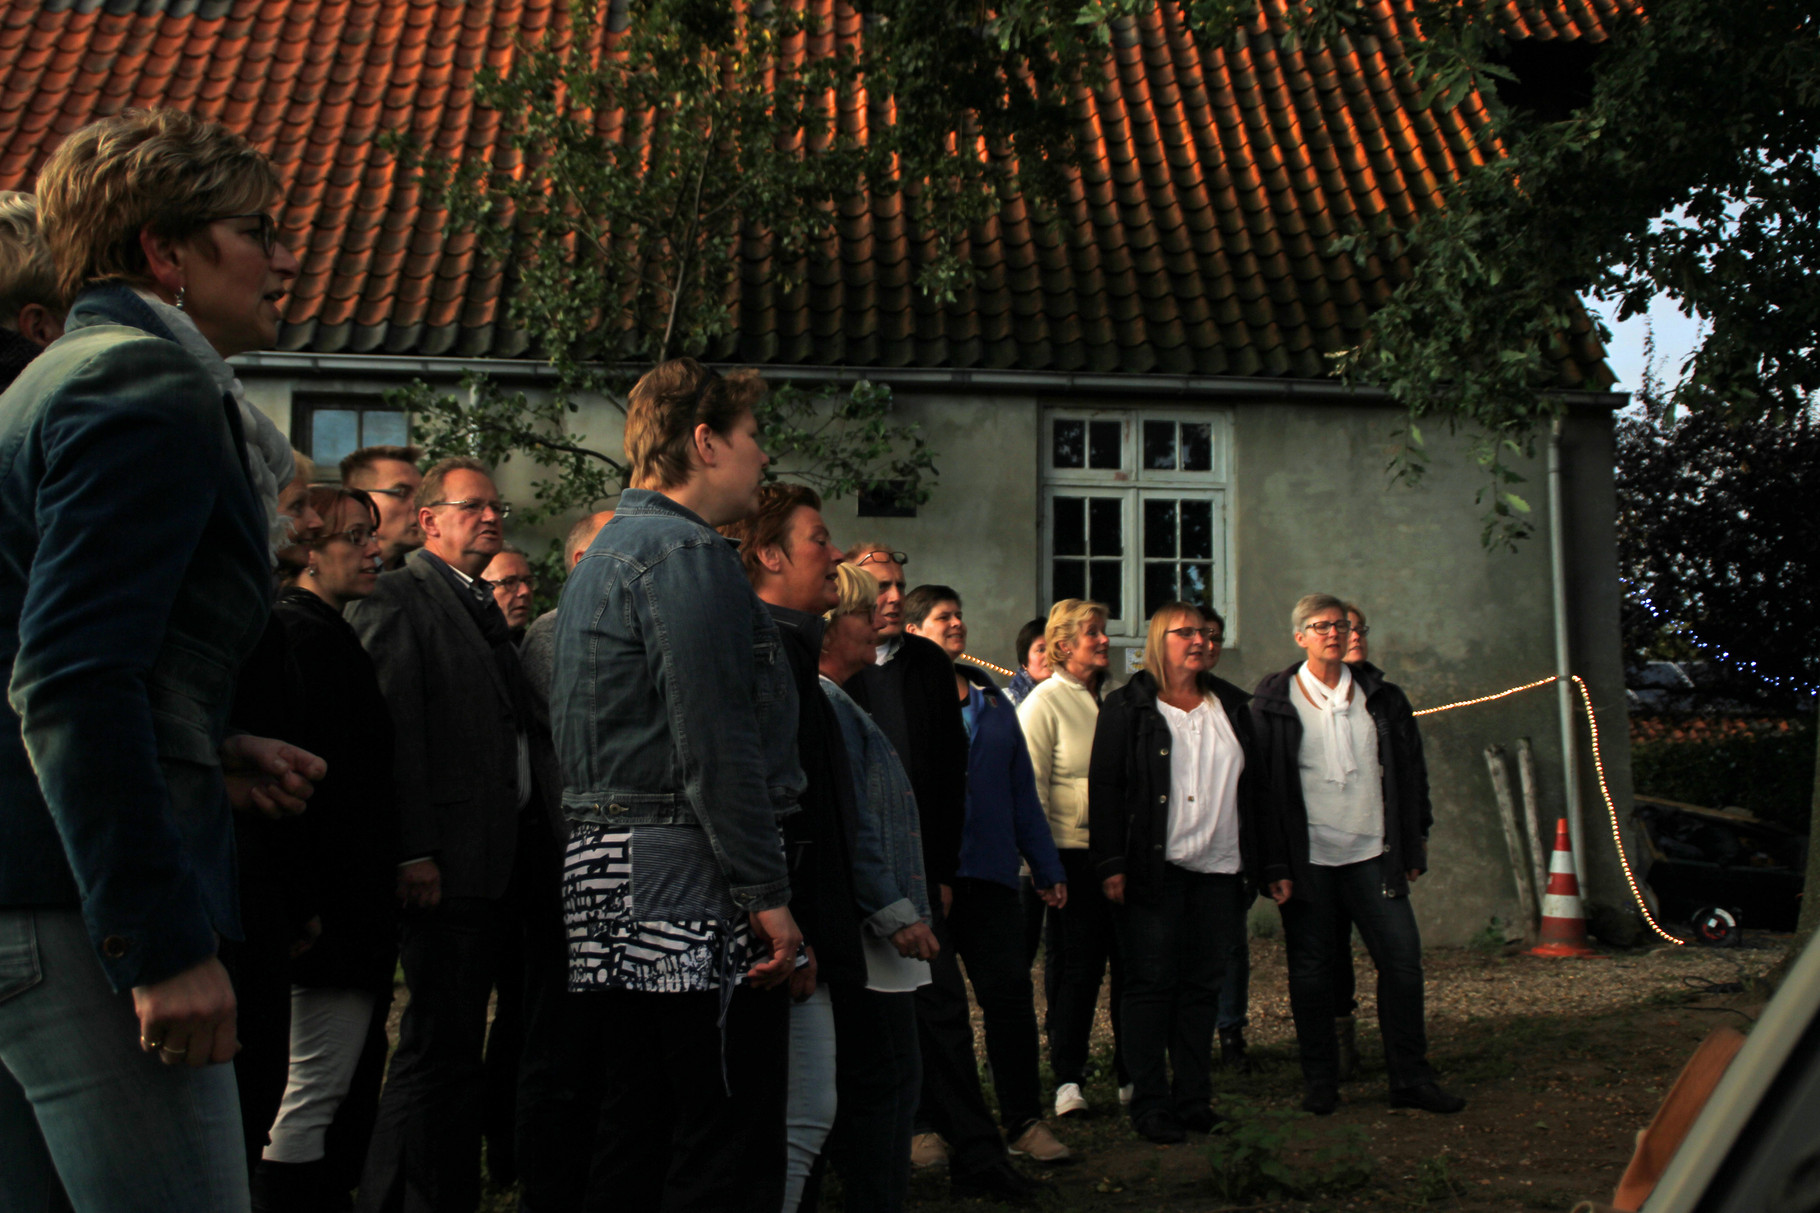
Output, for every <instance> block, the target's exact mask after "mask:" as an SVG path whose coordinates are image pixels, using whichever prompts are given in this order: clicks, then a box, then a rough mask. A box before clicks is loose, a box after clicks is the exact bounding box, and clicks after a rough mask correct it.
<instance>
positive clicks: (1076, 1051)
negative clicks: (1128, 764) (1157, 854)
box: [1043, 848, 1127, 1086]
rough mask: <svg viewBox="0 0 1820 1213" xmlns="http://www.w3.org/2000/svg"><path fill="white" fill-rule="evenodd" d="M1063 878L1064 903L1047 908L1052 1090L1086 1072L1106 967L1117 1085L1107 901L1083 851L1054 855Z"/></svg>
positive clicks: (1118, 980) (1121, 979) (1119, 993)
mask: <svg viewBox="0 0 1820 1213" xmlns="http://www.w3.org/2000/svg"><path fill="white" fill-rule="evenodd" d="M1059 854H1060V855H1061V857H1062V870H1063V871H1064V872H1065V873H1066V874H1067V877H1068V904H1067V905H1065V906H1063V907H1062V908H1061V909H1060V910H1051V911H1050V912H1049V914H1050V927H1049V952H1048V956H1047V959H1046V960H1045V962H1044V970H1045V971H1044V976H1043V986H1044V990H1045V992H1046V994H1047V995H1048V998H1049V1016H1048V1031H1049V1068H1050V1069H1052V1070H1054V1071H1055V1082H1056V1085H1057V1086H1061V1085H1062V1084H1064V1083H1070V1082H1072V1083H1079V1082H1082V1081H1083V1080H1084V1079H1085V1078H1086V1074H1087V1045H1088V1040H1089V1038H1090V1037H1091V1036H1092V1035H1093V1017H1094V1014H1095V1013H1096V1012H1097V1011H1098V1009H1099V1004H1100V982H1101V980H1102V979H1103V978H1104V977H1105V975H1106V969H1107V967H1108V965H1110V967H1111V969H1112V1055H1113V1056H1112V1061H1113V1069H1114V1070H1115V1071H1116V1072H1117V1077H1118V1081H1119V1084H1120V1085H1121V1086H1123V1085H1124V1083H1125V1082H1126V1075H1127V1070H1126V1066H1125V1056H1124V1044H1123V1040H1124V1036H1123V1033H1122V1031H1121V1030H1120V1029H1121V1025H1122V1024H1123V1022H1124V1008H1123V1005H1122V1004H1123V1002H1124V996H1125V958H1124V955H1123V954H1122V953H1121V952H1120V951H1119V946H1118V936H1117V932H1116V930H1115V929H1114V927H1113V923H1112V903H1111V902H1109V901H1107V900H1106V895H1105V894H1104V893H1102V892H1100V878H1099V875H1098V873H1097V872H1095V871H1094V867H1093V861H1092V860H1091V859H1089V858H1088V856H1087V851H1086V850H1085V848H1066V849H1063V850H1061V851H1060V852H1059Z"/></svg>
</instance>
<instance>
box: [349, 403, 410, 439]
mask: <svg viewBox="0 0 1820 1213" xmlns="http://www.w3.org/2000/svg"><path fill="white" fill-rule="evenodd" d="M408 429H409V427H408V426H406V425H405V423H404V414H403V413H401V412H399V411H398V410H396V409H369V410H367V411H366V412H364V413H362V414H361V415H360V445H361V446H405V445H407V438H408V434H407V433H406V431H407V430H408Z"/></svg>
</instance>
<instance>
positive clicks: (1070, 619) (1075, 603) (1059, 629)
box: [1043, 598, 1106, 669]
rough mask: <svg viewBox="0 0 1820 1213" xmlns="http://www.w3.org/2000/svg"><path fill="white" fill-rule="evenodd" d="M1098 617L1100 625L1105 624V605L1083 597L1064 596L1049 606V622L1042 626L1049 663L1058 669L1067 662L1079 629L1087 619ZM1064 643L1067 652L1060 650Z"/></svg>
mask: <svg viewBox="0 0 1820 1213" xmlns="http://www.w3.org/2000/svg"><path fill="white" fill-rule="evenodd" d="M1096 617H1097V618H1098V619H1099V621H1100V626H1101V627H1104V626H1106V606H1105V604H1104V603H1100V602H1090V601H1088V600H1087V599H1085V598H1064V599H1062V600H1061V601H1060V602H1058V603H1056V604H1055V605H1054V606H1052V607H1050V608H1049V622H1048V623H1047V624H1045V625H1044V626H1043V640H1044V641H1045V642H1046V643H1047V644H1048V646H1049V664H1050V666H1051V667H1052V668H1054V669H1060V668H1061V667H1062V666H1064V665H1066V664H1067V663H1068V657H1069V656H1070V655H1071V654H1072V653H1073V650H1074V641H1075V638H1076V637H1077V636H1079V635H1080V633H1081V629H1082V628H1084V627H1086V626H1087V623H1088V621H1089V620H1092V619H1094V618H1096ZM1064 645H1066V646H1067V648H1068V652H1067V653H1063V652H1061V651H1060V649H1061V647H1062V646H1064Z"/></svg>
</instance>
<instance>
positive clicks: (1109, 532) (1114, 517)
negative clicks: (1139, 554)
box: [1087, 497, 1125, 556]
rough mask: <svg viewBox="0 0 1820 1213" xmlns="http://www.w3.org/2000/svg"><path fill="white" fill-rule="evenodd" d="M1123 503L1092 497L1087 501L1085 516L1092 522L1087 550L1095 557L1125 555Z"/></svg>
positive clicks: (1113, 498)
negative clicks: (1089, 545) (1089, 544)
mask: <svg viewBox="0 0 1820 1213" xmlns="http://www.w3.org/2000/svg"><path fill="white" fill-rule="evenodd" d="M1122 506H1123V503H1122V502H1120V501H1119V499H1118V498H1116V497H1094V498H1091V499H1090V500H1089V501H1088V504H1087V514H1088V517H1089V518H1090V519H1091V520H1092V526H1091V527H1090V529H1089V542H1090V543H1091V544H1092V546H1091V547H1090V548H1089V549H1088V550H1089V551H1090V552H1091V553H1092V554H1093V555H1095V556H1123V555H1124V554H1125V534H1124V531H1125V520H1124V517H1123V515H1124V512H1125V511H1124V509H1123V508H1122Z"/></svg>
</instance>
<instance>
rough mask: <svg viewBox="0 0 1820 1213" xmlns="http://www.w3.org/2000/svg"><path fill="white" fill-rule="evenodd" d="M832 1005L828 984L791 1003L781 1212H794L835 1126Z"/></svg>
mask: <svg viewBox="0 0 1820 1213" xmlns="http://www.w3.org/2000/svg"><path fill="white" fill-rule="evenodd" d="M834 1064H835V1053H834V1004H833V1003H832V1002H831V1001H830V1000H829V996H828V987H827V985H826V984H821V985H817V986H816V987H815V993H813V994H811V995H809V997H807V998H805V999H804V1000H803V1001H801V1002H798V1003H792V1004H791V1005H790V1090H789V1095H788V1097H787V1102H786V1104H785V1106H784V1146H785V1149H786V1151H787V1154H786V1159H785V1162H784V1202H783V1213H795V1210H796V1206H797V1205H798V1204H799V1203H800V1202H801V1201H802V1198H803V1187H804V1185H806V1184H807V1183H808V1182H809V1172H810V1170H812V1169H813V1168H814V1166H815V1160H816V1159H817V1158H818V1157H820V1156H821V1152H822V1144H823V1143H824V1142H826V1141H827V1140H828V1131H829V1130H830V1129H832V1128H833V1127H834V1111H835V1097H836V1095H835V1086H834Z"/></svg>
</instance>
